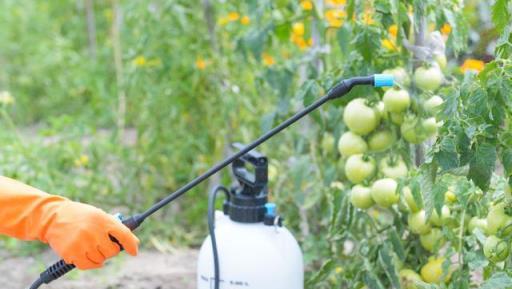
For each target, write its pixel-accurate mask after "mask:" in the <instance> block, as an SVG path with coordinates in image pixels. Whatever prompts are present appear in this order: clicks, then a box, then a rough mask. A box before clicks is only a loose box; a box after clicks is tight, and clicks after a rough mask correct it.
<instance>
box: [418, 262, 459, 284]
mask: <svg viewBox="0 0 512 289" xmlns="http://www.w3.org/2000/svg"><path fill="white" fill-rule="evenodd" d="M444 260H445V258H443V257H439V258H430V259H429V261H428V262H427V264H425V265H423V267H421V271H420V274H421V278H422V279H423V281H425V282H427V283H430V284H439V283H441V282H449V281H450V278H451V275H452V274H451V270H449V272H448V273H447V274H444V272H443V263H444ZM443 276H445V277H444V280H443Z"/></svg>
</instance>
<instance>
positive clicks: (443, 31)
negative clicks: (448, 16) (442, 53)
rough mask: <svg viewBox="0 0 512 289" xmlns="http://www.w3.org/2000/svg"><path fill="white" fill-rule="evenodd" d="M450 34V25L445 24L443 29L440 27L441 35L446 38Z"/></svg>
mask: <svg viewBox="0 0 512 289" xmlns="http://www.w3.org/2000/svg"><path fill="white" fill-rule="evenodd" d="M450 32H452V27H451V26H450V24H448V23H445V24H444V25H443V27H441V34H443V35H444V36H448V35H450Z"/></svg>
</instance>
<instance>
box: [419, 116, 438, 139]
mask: <svg viewBox="0 0 512 289" xmlns="http://www.w3.org/2000/svg"><path fill="white" fill-rule="evenodd" d="M421 125H422V126H423V129H424V131H425V132H426V134H427V135H428V136H429V137H431V136H434V135H435V134H437V127H438V124H437V121H436V118H435V117H429V118H427V119H424V120H423V121H422V122H421Z"/></svg>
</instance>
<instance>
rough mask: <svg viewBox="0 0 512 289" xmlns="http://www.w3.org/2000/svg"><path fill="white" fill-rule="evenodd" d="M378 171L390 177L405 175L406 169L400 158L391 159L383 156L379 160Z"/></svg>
mask: <svg viewBox="0 0 512 289" xmlns="http://www.w3.org/2000/svg"><path fill="white" fill-rule="evenodd" d="M379 171H380V173H381V174H382V175H384V176H385V177H388V178H392V179H399V178H405V177H407V173H408V169H407V165H406V164H405V162H404V161H403V160H402V158H401V157H400V158H398V159H396V160H392V159H391V158H390V157H384V158H383V159H382V160H381V161H380V162H379Z"/></svg>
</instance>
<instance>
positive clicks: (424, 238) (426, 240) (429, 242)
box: [420, 228, 445, 252]
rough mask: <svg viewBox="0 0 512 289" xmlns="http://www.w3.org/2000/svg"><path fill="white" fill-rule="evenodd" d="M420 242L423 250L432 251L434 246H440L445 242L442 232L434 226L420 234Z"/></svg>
mask: <svg viewBox="0 0 512 289" xmlns="http://www.w3.org/2000/svg"><path fill="white" fill-rule="evenodd" d="M420 243H421V246H423V248H425V250H427V251H430V252H433V251H434V248H440V247H442V246H443V244H444V243H445V240H444V238H443V232H441V230H439V229H437V228H434V229H432V230H431V231H430V232H429V233H427V234H423V235H421V236H420Z"/></svg>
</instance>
